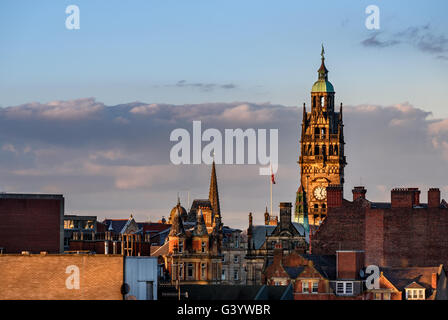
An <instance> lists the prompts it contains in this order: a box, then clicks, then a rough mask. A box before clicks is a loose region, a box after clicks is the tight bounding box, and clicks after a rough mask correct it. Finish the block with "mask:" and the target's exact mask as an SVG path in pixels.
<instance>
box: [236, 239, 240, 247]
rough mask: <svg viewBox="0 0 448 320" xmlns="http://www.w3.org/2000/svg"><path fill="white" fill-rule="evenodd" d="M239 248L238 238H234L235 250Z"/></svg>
mask: <svg viewBox="0 0 448 320" xmlns="http://www.w3.org/2000/svg"><path fill="white" fill-rule="evenodd" d="M239 246H240V239H239V238H238V236H236V238H235V248H239Z"/></svg>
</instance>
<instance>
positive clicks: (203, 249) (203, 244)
mask: <svg viewBox="0 0 448 320" xmlns="http://www.w3.org/2000/svg"><path fill="white" fill-rule="evenodd" d="M201 251H202V252H205V241H202V244H201Z"/></svg>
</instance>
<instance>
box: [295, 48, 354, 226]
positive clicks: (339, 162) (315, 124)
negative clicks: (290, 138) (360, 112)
mask: <svg viewBox="0 0 448 320" xmlns="http://www.w3.org/2000/svg"><path fill="white" fill-rule="evenodd" d="M324 53H325V52H324V48H323V46H322V53H321V57H322V58H321V59H322V63H321V66H320V68H319V70H318V71H317V73H318V80H317V81H316V82H315V83H314V85H313V87H312V89H311V110H310V112H307V110H306V106H305V104H303V119H302V135H301V139H300V157H299V161H298V163H299V165H300V187H299V189H298V191H297V200H296V210H295V217H294V218H295V219H294V220H295V221H297V222H305V221H306V219H307V220H308V223H309V225H314V226H317V225H319V224H320V223H321V222H322V221H323V219H325V217H326V214H327V192H326V187H327V186H328V185H330V184H341V185H342V184H343V183H344V167H345V165H346V164H347V163H346V158H345V155H344V132H343V127H344V125H343V121H342V103H341V105H340V109H339V112H335V103H334V94H335V92H334V88H333V85H332V84H331V83H330V82H329V81H328V70H327V68H326V67H325V57H324Z"/></svg>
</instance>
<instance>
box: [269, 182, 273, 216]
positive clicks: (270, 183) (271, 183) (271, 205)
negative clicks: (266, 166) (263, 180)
mask: <svg viewBox="0 0 448 320" xmlns="http://www.w3.org/2000/svg"><path fill="white" fill-rule="evenodd" d="M269 181H270V186H271V217H272V216H273V215H272V175H271V177H270V178H269Z"/></svg>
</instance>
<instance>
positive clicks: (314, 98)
mask: <svg viewBox="0 0 448 320" xmlns="http://www.w3.org/2000/svg"><path fill="white" fill-rule="evenodd" d="M313 107H314V108H315V107H316V96H314V97H313Z"/></svg>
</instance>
